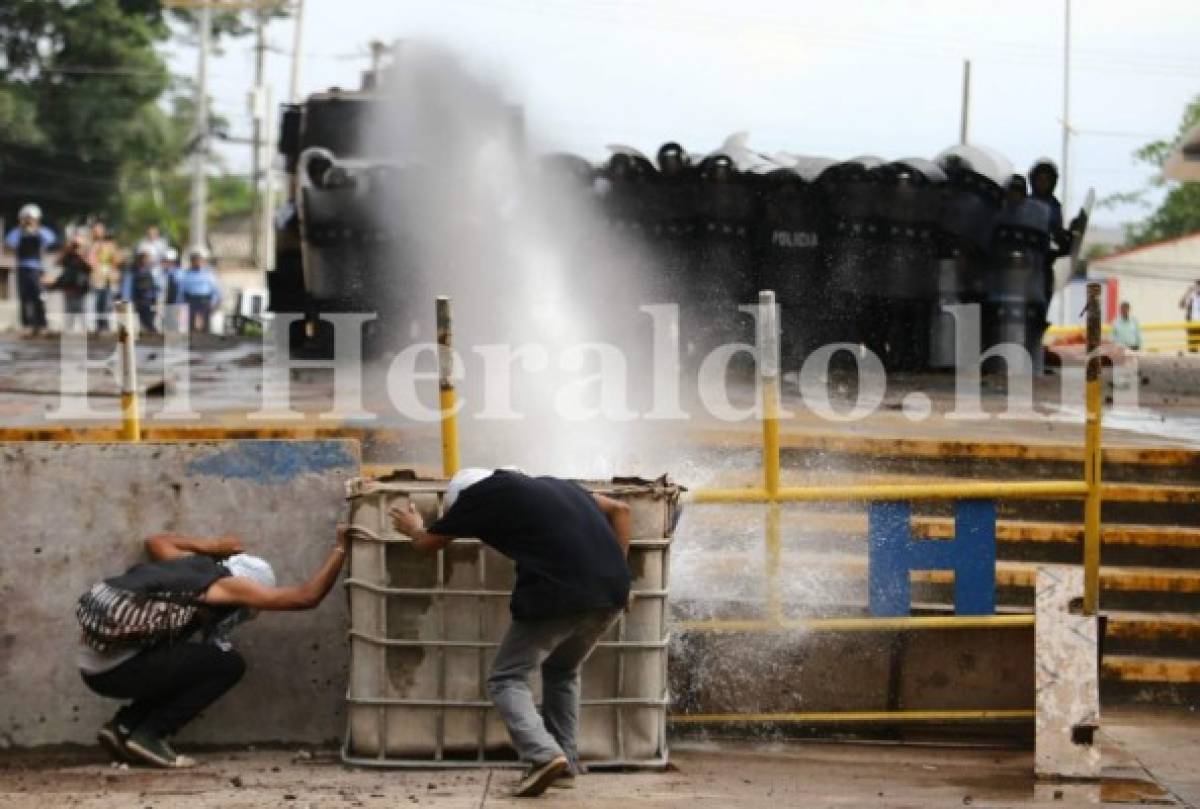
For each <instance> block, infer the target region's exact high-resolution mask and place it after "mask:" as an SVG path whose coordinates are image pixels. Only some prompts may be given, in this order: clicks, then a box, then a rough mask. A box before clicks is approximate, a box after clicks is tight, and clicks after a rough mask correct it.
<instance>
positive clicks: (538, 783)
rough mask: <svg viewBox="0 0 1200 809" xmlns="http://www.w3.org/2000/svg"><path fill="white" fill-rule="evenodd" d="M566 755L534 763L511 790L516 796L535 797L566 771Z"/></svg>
mask: <svg viewBox="0 0 1200 809" xmlns="http://www.w3.org/2000/svg"><path fill="white" fill-rule="evenodd" d="M566 769H567V757H566V756H556V757H554V758H552V759H550V760H549V761H547V762H545V763H543V764H534V765H533V766H531V767H530V768H529V770H528V771H527V772H526V773H525V777H524V778H522V779H521V782H520V783H519V784H517V788H516V789H515V790H513V795H514V796H515V797H518V798H536V797H537V796H538V795H541V794H542V793H543V792H545V791H546V790H547V789H548V788H549V786H550V785H551V784H553V783H554V781H555V780H556V779H557V778H558V777H559V776H560V775H562V774H563V773H564V772H566Z"/></svg>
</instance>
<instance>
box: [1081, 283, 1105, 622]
mask: <svg viewBox="0 0 1200 809" xmlns="http://www.w3.org/2000/svg"><path fill="white" fill-rule="evenodd" d="M1086 380H1087V393H1086V403H1087V417H1086V418H1087V420H1086V422H1085V425H1084V458H1083V477H1084V481H1085V482H1086V483H1087V496H1086V498H1085V500H1084V505H1083V614H1084V615H1095V614H1096V610H1097V609H1098V608H1099V606H1100V502H1101V491H1100V465H1101V454H1100V408H1101V400H1100V395H1101V394H1100V284H1097V283H1089V284H1088V287H1087V376H1086Z"/></svg>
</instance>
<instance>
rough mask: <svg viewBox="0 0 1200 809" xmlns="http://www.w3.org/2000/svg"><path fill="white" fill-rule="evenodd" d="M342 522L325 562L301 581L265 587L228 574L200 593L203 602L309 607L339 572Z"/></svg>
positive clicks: (343, 539) (342, 555)
mask: <svg viewBox="0 0 1200 809" xmlns="http://www.w3.org/2000/svg"><path fill="white" fill-rule="evenodd" d="M347 534H348V530H347V528H346V526H344V525H339V526H338V528H337V540H336V541H335V543H334V546H333V549H332V550H331V551H330V552H329V556H328V557H327V558H326V559H325V562H324V563H323V564H322V565H321V567H319V568H318V569H317V571H316V572H315V573H313V575H312V576H311V577H310V578H309V580H308V581H306V582H304V583H303V584H300V585H296V586H294V587H267V586H265V585H262V584H259V583H258V582H256V581H253V580H252V579H247V578H242V577H240V576H229V577H227V578H224V579H219V580H217V581H216V582H214V583H213V584H212V586H211V587H209V588H208V590H207V591H206V592H205V593H204V602H205V603H207V604H220V605H225V606H236V607H250V608H251V609H256V610H271V611H285V610H311V609H313V608H314V607H316V606H317V605H318V604H320V603H321V602H322V601H323V600H324V599H325V596H326V595H328V594H329V591H330V590H331V589H332V588H333V583H334V582H335V581H337V577H338V573H339V572H341V569H342V562H343V561H345V559H346V541H347Z"/></svg>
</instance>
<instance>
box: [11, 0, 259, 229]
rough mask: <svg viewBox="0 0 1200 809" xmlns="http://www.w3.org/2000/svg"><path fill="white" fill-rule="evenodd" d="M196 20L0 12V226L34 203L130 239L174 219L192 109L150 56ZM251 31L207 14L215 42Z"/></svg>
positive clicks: (103, 6) (139, 8) (14, 8)
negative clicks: (136, 230)
mask: <svg viewBox="0 0 1200 809" xmlns="http://www.w3.org/2000/svg"><path fill="white" fill-rule="evenodd" d="M275 13H278V12H275ZM195 19H196V18H195V12H192V11H186V10H179V9H167V8H165V4H164V3H163V2H162V0H4V2H0V216H4V217H5V218H6V219H8V220H9V221H11V220H12V217H13V216H14V215H15V214H16V211H17V208H18V207H19V206H20V205H22V204H23V203H26V202H37V203H38V204H40V205H41V206H42V208H43V210H44V211H45V212H46V216H47V219H48V220H49V221H51V222H55V221H60V222H61V221H69V220H71V219H78V218H83V217H87V216H92V215H98V216H103V217H105V218H107V219H109V220H110V221H112V222H114V223H116V224H118V225H120V224H122V223H125V224H126V225H127V228H126V229H127V230H130V229H132V228H133V227H140V226H144V224H146V223H147V221H146V220H147V219H148V218H150V217H154V216H157V215H158V214H160V213H161V214H162V215H163V216H166V215H167V214H169V213H171V209H170V207H169V205H168V200H169V198H170V196H171V192H172V191H173V189H174V187H175V185H176V184H177V181H178V178H177V176H176V175H177V173H178V171H179V169H180V167H181V165H182V163H183V161H184V160H185V158H186V157H187V155H188V152H189V149H190V147H191V145H192V142H193V141H194V133H193V132H192V131H191V129H192V109H193V107H192V101H191V99H190V98H189V97H187V96H186V95H185V94H184V93H185V92H186V91H187V90H189V89H190V88H189V87H188V85H187V84H186V82H185V81H182V80H179V79H173V78H172V77H171V76H170V74H169V72H168V70H167V67H166V64H165V62H164V59H163V57H162V54H161V53H160V52H159V49H158V48H159V46H160V45H162V44H163V43H165V42H166V41H167V40H168V39H169V38H170V37H171V36H172V34H173V31H174V29H173V23H174V28H179V27H180V26H182V25H186V24H191V23H194V20H195ZM249 30H250V26H249V25H248V24H247V22H246V20H245V19H243V16H242V15H239V14H237V13H232V12H223V13H220V14H217V15H215V18H214V21H213V32H214V35H216V36H221V35H227V36H238V35H241V34H244V33H246V32H248V31H249ZM172 90H174V92H171V91H172ZM212 119H213V124H214V126H219V125H220V119H219V118H216V117H215V116H212ZM221 182H223V181H215V189H216V190H215V191H214V194H215V198H217V199H219V198H220V192H219V187H220V183H221ZM142 195H145V196H147V197H148V198H149V199H150V200H151V202H152V203H153V205H151V206H148V205H147V203H146V201H145V200H144V199H142V198H141V196H142ZM151 221H152V220H151ZM164 224H167V225H168V228H169V229H174V228H172V227H171V225H170V223H168V222H164ZM173 235H175V236H176V238H179V237H180V236H181V235H182V234H180V233H174V234H173Z"/></svg>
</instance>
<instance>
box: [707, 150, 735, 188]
mask: <svg viewBox="0 0 1200 809" xmlns="http://www.w3.org/2000/svg"><path fill="white" fill-rule="evenodd" d="M736 174H737V168H736V167H735V166H734V165H733V158H731V157H729V155H725V154H715V155H710V156H709V157H706V158H704V162H702V163H701V164H700V176H701V178H702V179H703V180H704V181H705V182H710V183H727V182H731V181H732V180H733V178H734V175H736Z"/></svg>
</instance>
